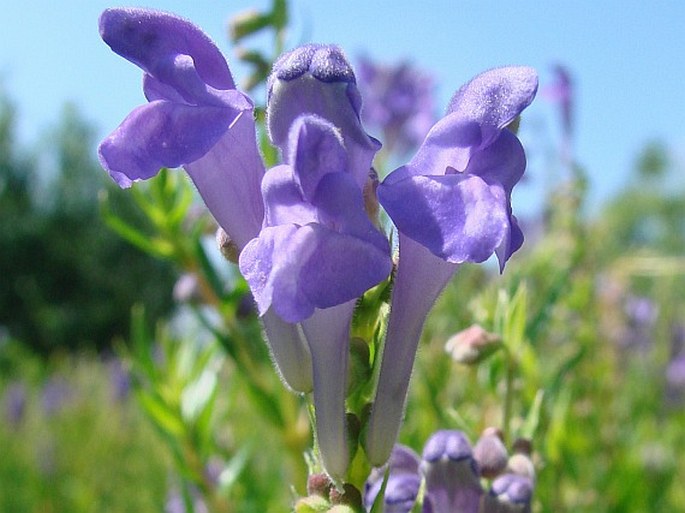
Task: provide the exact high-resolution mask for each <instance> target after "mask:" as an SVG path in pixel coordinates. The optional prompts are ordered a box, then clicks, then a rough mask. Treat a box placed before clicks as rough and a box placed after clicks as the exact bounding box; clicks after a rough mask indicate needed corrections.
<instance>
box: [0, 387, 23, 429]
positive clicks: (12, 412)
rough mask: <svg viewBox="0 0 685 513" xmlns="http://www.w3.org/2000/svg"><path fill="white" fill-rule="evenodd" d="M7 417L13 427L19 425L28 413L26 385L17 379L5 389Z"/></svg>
mask: <svg viewBox="0 0 685 513" xmlns="http://www.w3.org/2000/svg"><path fill="white" fill-rule="evenodd" d="M4 399H5V401H4V402H5V417H6V419H7V421H8V422H9V424H11V425H12V426H13V427H14V426H18V425H19V424H20V423H21V421H22V420H23V418H24V415H25V413H26V399H27V393H26V385H25V384H24V383H23V382H21V381H15V382H13V383H12V384H10V385H9V386H8V387H7V389H6V390H5V394H4Z"/></svg>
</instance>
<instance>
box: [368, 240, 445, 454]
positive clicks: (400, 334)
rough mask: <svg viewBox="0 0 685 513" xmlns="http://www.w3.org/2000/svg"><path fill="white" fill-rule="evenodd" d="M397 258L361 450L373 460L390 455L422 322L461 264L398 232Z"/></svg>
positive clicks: (400, 418)
mask: <svg viewBox="0 0 685 513" xmlns="http://www.w3.org/2000/svg"><path fill="white" fill-rule="evenodd" d="M399 239H400V240H399V249H400V261H399V264H398V267H397V276H396V277H395V283H394V285H393V291H392V305H391V307H390V317H389V319H388V328H387V333H386V337H385V344H384V346H383V353H382V360H381V368H380V372H379V375H378V385H377V387H376V395H375V396H374V400H373V407H372V408H371V416H370V417H369V421H368V424H367V429H366V433H365V436H364V450H365V452H366V455H367V457H368V458H369V462H370V463H371V464H372V465H376V466H380V465H383V464H384V463H385V462H386V461H387V460H388V458H389V457H390V454H391V451H392V449H393V446H394V445H395V441H396V440H397V435H398V433H399V431H400V425H401V423H402V416H403V413H404V407H405V402H406V397H407V390H408V388H409V380H410V378H411V372H412V368H413V366H414V357H415V356H416V349H417V347H418V344H419V340H420V338H421V332H422V330H423V324H424V322H425V320H426V317H427V316H428V312H430V310H431V308H432V307H433V304H434V303H435V300H436V299H437V298H438V295H439V294H440V292H441V291H442V290H443V288H444V287H445V285H446V284H447V283H448V282H449V280H450V278H451V277H452V275H453V274H454V273H455V272H456V270H457V268H458V267H459V266H458V265H456V264H452V263H449V262H446V261H444V260H442V259H440V258H438V257H436V256H435V255H433V254H432V253H431V252H430V251H428V250H427V249H426V248H425V247H423V246H422V245H420V244H419V243H417V242H414V241H413V240H412V239H410V238H409V237H407V236H406V235H404V234H403V233H402V232H400V237H399Z"/></svg>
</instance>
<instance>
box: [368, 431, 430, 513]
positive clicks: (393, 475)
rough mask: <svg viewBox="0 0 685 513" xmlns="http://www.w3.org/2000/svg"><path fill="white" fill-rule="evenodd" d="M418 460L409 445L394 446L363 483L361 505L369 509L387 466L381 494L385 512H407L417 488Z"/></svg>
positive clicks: (419, 483)
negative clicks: (384, 462) (387, 472)
mask: <svg viewBox="0 0 685 513" xmlns="http://www.w3.org/2000/svg"><path fill="white" fill-rule="evenodd" d="M420 463H421V460H420V459H419V457H418V456H417V454H416V453H415V452H414V451H413V450H411V449H410V448H409V447H405V446H404V445H399V444H398V445H396V446H395V448H394V449H393V451H392V454H391V455H390V460H389V461H388V463H387V464H386V465H384V466H383V467H377V468H374V469H373V470H372V471H371V475H370V476H369V479H368V480H367V481H366V484H365V485H364V507H365V508H366V510H367V511H371V508H372V506H373V503H374V501H375V500H376V497H377V496H378V494H379V493H380V491H381V487H382V486H383V478H384V477H385V472H386V470H387V468H388V467H390V472H389V474H388V482H387V484H386V487H385V495H384V497H383V501H384V508H383V510H382V511H384V512H385V513H407V512H409V511H411V509H412V508H413V507H414V503H415V502H416V499H417V497H418V495H419V488H420V487H421V475H420V474H419V465H420Z"/></svg>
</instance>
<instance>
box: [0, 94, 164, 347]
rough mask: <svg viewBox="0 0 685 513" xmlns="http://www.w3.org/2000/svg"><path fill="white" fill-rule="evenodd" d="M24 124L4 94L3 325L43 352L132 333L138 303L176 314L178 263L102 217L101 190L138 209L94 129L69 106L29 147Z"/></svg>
mask: <svg viewBox="0 0 685 513" xmlns="http://www.w3.org/2000/svg"><path fill="white" fill-rule="evenodd" d="M15 124H16V112H15V109H14V108H13V105H12V104H11V102H10V101H9V100H8V99H7V98H6V97H5V96H4V95H1V94H0V247H1V248H2V252H0V276H1V277H2V278H0V279H1V280H2V282H1V283H2V287H0V325H2V326H4V327H5V328H6V329H7V330H9V333H10V334H11V335H12V336H13V337H16V338H17V339H19V340H21V341H22V342H23V343H24V344H26V345H28V346H30V347H31V348H33V349H34V350H36V351H38V352H41V353H43V354H47V353H50V352H52V351H55V350H58V349H59V350H69V351H71V350H76V349H84V348H96V349H98V350H102V349H106V348H109V347H111V344H112V340H113V339H114V338H116V337H123V336H125V335H126V334H127V333H128V331H129V319H130V311H131V306H132V305H133V304H134V303H135V302H138V301H142V302H144V303H145V304H146V306H147V309H148V312H149V315H150V317H151V318H153V319H155V318H158V317H159V316H160V315H163V314H165V313H167V312H169V310H170V307H171V305H172V302H171V288H172V287H173V283H174V280H175V274H174V270H173V268H172V267H171V266H170V265H169V264H168V263H165V262H162V261H159V260H155V259H153V258H151V257H150V256H148V255H146V254H144V253H142V252H141V251H139V250H137V249H135V248H133V247H132V246H131V245H130V244H127V243H126V242H125V241H123V240H121V239H119V238H117V237H113V236H112V233H111V231H110V230H109V229H108V228H107V227H106V225H105V223H104V222H103V220H102V218H101V217H100V216H99V213H98V208H99V207H98V193H99V191H101V190H106V191H108V193H109V195H110V196H111V198H112V201H113V202H114V203H115V204H116V208H118V209H119V210H120V211H122V212H134V208H133V202H132V199H131V197H130V195H127V194H126V193H125V191H120V190H117V189H116V187H115V186H113V185H112V184H111V183H110V181H108V178H107V177H106V176H105V174H104V173H103V172H102V169H101V168H100V166H99V164H98V163H97V161H96V160H95V158H94V155H93V148H94V146H95V140H94V137H95V132H94V130H93V128H92V127H91V126H89V125H88V123H87V122H86V121H85V120H84V119H83V118H82V117H81V115H80V114H79V112H78V111H77V110H76V109H75V108H74V107H73V106H69V105H67V106H66V107H65V108H64V111H63V114H62V119H61V120H60V122H59V125H58V126H57V127H56V128H55V129H53V130H52V131H51V132H50V133H49V134H47V136H45V137H44V138H43V140H42V141H41V142H40V144H39V145H38V147H37V149H36V150H33V151H30V152H28V153H27V154H25V153H24V152H23V151H22V150H21V149H20V147H19V145H18V143H17V141H16V126H15ZM139 217H140V216H139Z"/></svg>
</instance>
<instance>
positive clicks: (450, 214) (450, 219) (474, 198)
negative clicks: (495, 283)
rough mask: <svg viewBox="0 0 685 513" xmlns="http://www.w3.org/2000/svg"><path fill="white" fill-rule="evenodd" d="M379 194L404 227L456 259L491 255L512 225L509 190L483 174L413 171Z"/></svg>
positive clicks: (401, 228)
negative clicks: (420, 173)
mask: <svg viewBox="0 0 685 513" xmlns="http://www.w3.org/2000/svg"><path fill="white" fill-rule="evenodd" d="M498 189H499V190H498ZM378 198H379V200H380V202H381V204H382V205H383V207H384V208H385V209H386V211H387V212H388V215H389V216H390V218H391V219H392V220H393V222H394V223H395V225H396V226H397V229H398V230H399V231H400V232H402V233H404V234H405V235H406V236H408V237H410V238H412V239H414V240H415V241H417V242H419V243H420V244H422V245H424V246H425V247H426V248H428V249H429V250H430V251H431V252H432V253H433V254H434V255H436V256H438V257H440V258H443V259H445V260H447V261H448V262H452V263H462V262H483V261H485V260H487V259H488V258H489V257H490V255H492V253H493V251H494V250H495V248H497V247H498V246H499V245H500V243H501V242H502V240H503V238H504V236H505V234H506V230H507V229H508V226H509V221H508V217H509V216H508V210H507V204H506V198H505V197H504V194H503V192H502V191H501V189H500V188H498V187H491V186H489V185H488V184H487V183H486V182H485V181H484V180H482V179H481V178H479V177H477V176H470V175H465V174H461V173H455V174H449V175H446V176H410V177H408V178H405V179H403V180H400V181H398V182H394V183H391V184H390V185H386V183H385V182H384V183H382V184H381V185H380V186H379V187H378Z"/></svg>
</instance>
